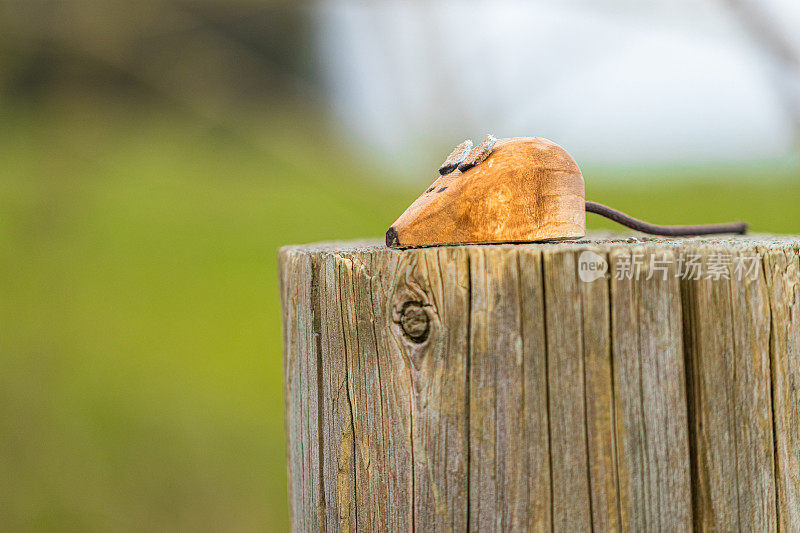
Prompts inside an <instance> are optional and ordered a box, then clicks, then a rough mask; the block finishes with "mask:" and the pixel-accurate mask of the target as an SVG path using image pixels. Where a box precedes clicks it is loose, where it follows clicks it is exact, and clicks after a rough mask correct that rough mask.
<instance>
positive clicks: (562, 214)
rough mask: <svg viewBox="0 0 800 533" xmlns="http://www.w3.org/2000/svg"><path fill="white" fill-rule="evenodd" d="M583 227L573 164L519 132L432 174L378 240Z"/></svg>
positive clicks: (539, 234)
mask: <svg viewBox="0 0 800 533" xmlns="http://www.w3.org/2000/svg"><path fill="white" fill-rule="evenodd" d="M492 140H493V139H492ZM484 142H486V141H484ZM477 149H478V148H476V150H477ZM462 167H463V166H462ZM585 234H586V211H585V193H584V183H583V176H582V175H581V171H580V169H579V168H578V165H577V164H576V163H575V161H574V160H573V159H572V157H571V156H570V155H569V154H568V153H567V152H566V150H564V149H563V148H561V147H560V146H558V145H557V144H555V143H553V142H551V141H548V140H546V139H542V138H539V137H520V138H513V139H500V140H498V141H497V142H496V143H495V144H494V146H493V148H492V149H491V151H490V153H489V155H488V157H487V158H486V159H485V160H483V161H481V162H480V163H478V164H477V165H475V166H473V167H471V168H468V169H466V170H464V172H462V171H460V170H454V171H452V172H450V173H448V174H445V175H444V176H441V177H440V178H439V179H437V180H436V181H435V182H434V183H433V185H431V186H430V187H428V189H427V190H426V191H425V192H424V193H423V194H422V196H420V197H419V198H417V200H416V201H415V202H414V203H413V204H411V206H409V208H408V209H406V211H405V212H404V213H403V214H402V215H400V218H398V219H397V221H396V222H395V223H394V224H392V227H391V228H389V231H387V232H386V245H387V246H391V247H401V248H404V247H412V246H430V245H443V244H468V243H496V242H536V241H553V240H561V239H570V238H580V237H583V236H584V235H585Z"/></svg>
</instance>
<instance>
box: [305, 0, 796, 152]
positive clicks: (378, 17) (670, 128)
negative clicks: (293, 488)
mask: <svg viewBox="0 0 800 533" xmlns="http://www.w3.org/2000/svg"><path fill="white" fill-rule="evenodd" d="M754 5H756V4H752V5H751V4H745V5H744V7H742V4H741V3H740V2H734V1H730V2H729V1H723V0H683V1H654V2H647V3H641V2H632V1H625V0H609V1H605V2H581V1H575V0H573V1H567V2H558V3H555V2H543V1H535V2H524V1H520V0H500V1H497V0H492V1H489V0H471V1H448V0H440V1H432V2H405V1H400V0H390V1H384V2H370V3H367V2H360V1H357V0H327V1H323V2H321V3H320V4H319V5H318V11H317V18H316V23H317V26H316V29H317V32H318V33H317V37H318V40H317V50H318V52H319V54H320V57H321V62H320V65H321V69H322V72H323V73H324V81H325V84H326V87H327V89H328V90H329V95H330V98H331V102H332V105H333V108H334V111H335V113H336V115H337V116H338V117H339V118H341V119H342V120H343V121H344V123H345V124H346V125H347V127H348V128H349V130H350V131H352V132H355V135H356V136H357V137H358V138H359V139H360V140H361V141H362V142H365V143H366V145H367V146H368V147H369V148H370V149H379V150H381V151H383V152H384V153H385V154H387V155H390V156H393V157H395V158H397V159H403V160H404V161H407V160H408V159H409V158H408V157H407V156H408V153H409V152H410V151H412V150H414V149H418V148H419V147H420V145H425V144H427V143H433V144H434V145H436V146H440V145H442V144H446V143H444V141H445V140H446V141H447V142H448V143H450V144H454V143H456V142H458V141H460V140H461V139H462V138H463V137H465V136H467V137H472V138H474V139H476V142H477V141H479V140H480V138H482V136H483V135H484V134H486V133H493V134H495V135H496V136H501V137H511V136H527V135H535V136H543V137H547V138H549V139H552V140H555V141H556V142H558V143H559V144H561V145H562V146H564V147H566V148H567V149H568V150H569V151H570V152H571V153H572V154H573V156H575V157H576V159H577V160H578V161H581V162H583V163H586V162H589V163H613V164H620V163H640V162H645V161H646V162H649V163H664V162H676V161H677V162H686V161H688V162H719V161H737V160H738V161H744V160H754V159H763V158H768V159H776V158H777V159H780V158H786V157H789V156H790V154H791V153H792V149H793V148H794V145H793V143H794V141H795V140H796V131H795V129H794V128H795V127H796V124H793V117H792V114H794V115H795V117H796V114H797V111H798V110H800V70H798V67H799V66H800V65H797V64H796V62H795V63H794V64H792V60H788V61H787V60H786V59H784V58H776V56H775V54H774V53H773V49H772V48H771V47H770V43H769V42H765V41H773V39H778V40H780V41H781V42H787V43H790V45H791V46H792V47H793V53H794V54H795V56H794V58H795V61H796V57H797V55H796V54H797V53H798V52H797V51H798V50H800V2H797V1H796V0H766V1H764V2H759V3H758V4H757V6H758V7H757V9H756V11H757V12H756V15H757V19H758V20H757V22H758V23H762V22H763V23H764V24H766V27H765V28H764V29H765V30H766V31H767V32H768V33H769V35H768V36H767V37H766V38H764V36H763V35H757V34H754V28H753V27H752V25H751V24H750V22H747V21H748V20H751V19H752V17H750V18H748V17H749V16H750V15H752V13H747V12H745V13H743V12H742V10H743V9H744V10H747V9H753V8H752V6H754ZM755 31H756V32H757V31H758V30H757V28H756V29H755ZM790 107H793V108H794V109H793V111H788V109H789V108H790ZM794 120H796V118H795V119H794ZM445 153H446V152H445Z"/></svg>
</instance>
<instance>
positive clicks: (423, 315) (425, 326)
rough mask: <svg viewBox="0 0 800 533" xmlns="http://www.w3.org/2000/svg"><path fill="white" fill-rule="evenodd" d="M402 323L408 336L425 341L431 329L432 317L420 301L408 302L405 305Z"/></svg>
mask: <svg viewBox="0 0 800 533" xmlns="http://www.w3.org/2000/svg"><path fill="white" fill-rule="evenodd" d="M400 325H401V326H402V328H403V333H405V334H406V336H407V337H408V338H410V339H411V340H412V341H414V342H417V343H423V342H425V340H426V339H427V338H428V333H429V331H430V317H428V313H427V311H425V308H424V307H422V305H421V304H420V303H419V302H408V303H406V304H405V305H404V306H403V315H402V317H400Z"/></svg>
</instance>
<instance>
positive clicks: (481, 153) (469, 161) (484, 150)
mask: <svg viewBox="0 0 800 533" xmlns="http://www.w3.org/2000/svg"><path fill="white" fill-rule="evenodd" d="M496 142H497V139H495V138H494V135H489V136H488V137H486V138H485V139H484V140H483V141H481V143H480V144H479V145H478V146H476V147H475V148H473V150H472V151H471V152H470V153H469V155H467V157H466V158H464V161H462V162H461V164H460V165H458V170H460V171H461V172H466V171H467V170H469V169H471V168H472V167H474V166H476V165H480V164H481V163H483V162H484V161H486V158H487V157H489V154H491V153H492V150H493V149H494V143H496Z"/></svg>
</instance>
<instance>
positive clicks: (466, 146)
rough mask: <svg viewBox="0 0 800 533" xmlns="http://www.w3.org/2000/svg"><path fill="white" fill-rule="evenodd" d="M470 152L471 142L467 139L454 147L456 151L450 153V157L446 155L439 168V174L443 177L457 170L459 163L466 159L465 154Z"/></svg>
mask: <svg viewBox="0 0 800 533" xmlns="http://www.w3.org/2000/svg"><path fill="white" fill-rule="evenodd" d="M470 150H472V141H470V140H469V139H467V140H466V141H464V142H463V143H461V144H459V145H458V146H456V149H455V150H453V151H452V152H450V155H448V156H447V159H445V160H444V163H442V166H440V167H439V174H441V175H442V176H444V175H445V174H450V173H451V172H453V171H454V170H455V169H457V168H458V165H459V163H461V162H462V161H463V160H464V158H466V157H467V154H468V153H469V152H470Z"/></svg>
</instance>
